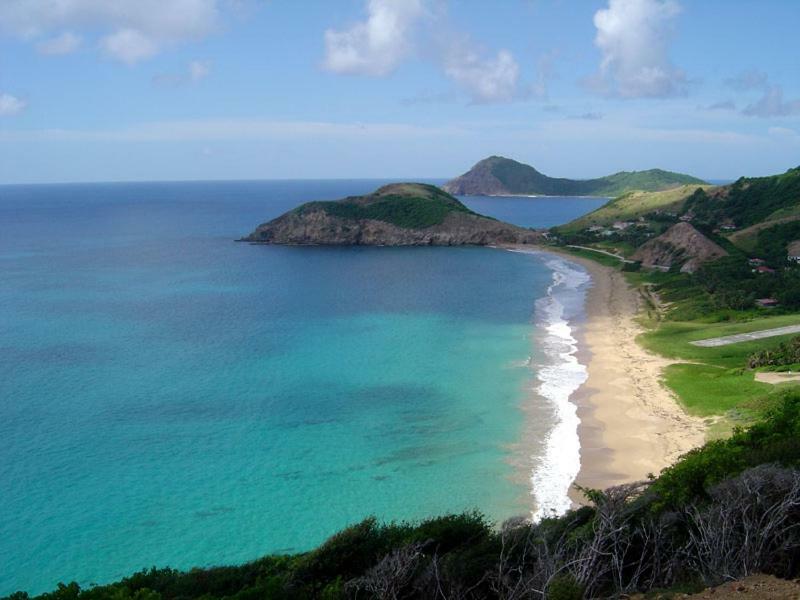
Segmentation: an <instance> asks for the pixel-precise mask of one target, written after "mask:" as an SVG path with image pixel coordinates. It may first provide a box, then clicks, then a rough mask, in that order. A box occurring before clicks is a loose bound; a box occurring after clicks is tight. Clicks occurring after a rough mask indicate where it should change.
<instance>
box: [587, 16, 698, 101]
mask: <svg viewBox="0 0 800 600" xmlns="http://www.w3.org/2000/svg"><path fill="white" fill-rule="evenodd" d="M679 12H680V6H679V5H678V3H677V2H675V1H674V0H609V3H608V8H605V9H601V10H598V11H597V12H596V13H595V15H594V24H595V27H596V28H597V36H596V37H595V45H596V46H597V47H598V48H599V49H600V51H601V52H602V62H601V63H600V71H599V73H598V75H597V76H596V77H595V78H594V79H593V81H592V82H591V83H592V84H593V86H594V87H596V88H597V89H598V90H600V91H602V92H603V93H606V94H609V95H618V96H622V97H627V98H664V97H669V96H680V95H684V94H685V93H686V76H685V74H684V73H683V71H681V70H680V69H677V68H676V67H675V66H673V64H672V63H671V61H670V59H669V52H668V51H669V40H670V37H671V36H670V34H671V28H672V22H673V20H674V19H675V17H676V16H677V15H678V13H679Z"/></svg>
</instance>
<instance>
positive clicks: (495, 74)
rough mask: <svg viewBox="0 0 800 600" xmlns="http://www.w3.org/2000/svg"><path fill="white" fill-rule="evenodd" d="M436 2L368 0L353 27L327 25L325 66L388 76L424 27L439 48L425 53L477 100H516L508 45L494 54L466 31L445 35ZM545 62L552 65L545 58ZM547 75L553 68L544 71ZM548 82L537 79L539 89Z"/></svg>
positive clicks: (429, 42)
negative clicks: (478, 43) (364, 12)
mask: <svg viewBox="0 0 800 600" xmlns="http://www.w3.org/2000/svg"><path fill="white" fill-rule="evenodd" d="M433 6H434V2H433V0H367V6H366V8H367V18H366V19H365V20H363V21H359V22H357V23H355V24H354V25H352V26H351V27H350V28H349V29H344V30H333V29H328V30H326V31H325V58H324V60H323V67H324V68H325V69H327V70H328V71H331V72H333V73H339V74H348V75H367V76H372V77H383V76H386V75H389V74H390V73H392V72H393V71H394V70H395V69H396V68H397V67H398V66H399V65H400V64H401V63H402V62H403V61H404V60H406V59H407V58H408V57H409V56H412V55H413V54H415V52H416V51H417V50H418V46H419V43H418V42H419V41H420V40H419V38H420V37H422V36H421V34H422V33H425V34H427V35H426V37H425V39H424V42H425V45H428V46H432V47H435V48H437V49H438V51H437V52H435V53H433V54H431V53H430V52H428V53H425V56H426V58H428V59H432V60H434V61H435V62H436V63H437V65H438V66H439V67H440V68H441V69H442V70H443V72H444V75H445V76H446V77H447V78H448V79H450V80H451V81H453V82H455V83H456V84H457V85H458V86H459V87H460V88H461V89H463V90H465V91H466V92H467V93H468V94H469V95H470V97H471V98H472V100H473V101H474V102H477V103H486V102H505V101H509V100H512V99H513V98H514V97H515V96H516V93H517V84H518V80H519V65H518V64H517V61H516V60H515V59H514V56H513V55H512V54H511V53H510V52H509V51H507V50H500V51H498V52H497V53H496V54H495V55H494V56H492V55H490V54H487V52H486V51H484V50H483V49H481V48H479V47H478V46H476V45H475V44H474V43H472V42H471V41H470V40H469V38H468V37H467V36H465V35H458V34H453V35H443V34H442V31H443V30H445V29H446V27H445V26H444V23H443V22H442V20H441V19H437V16H441V15H438V14H437V11H435V10H433V8H432V7H433ZM426 23H427V24H431V23H435V24H436V28H435V29H436V34H435V36H432V31H433V28H429V30H426V31H424V32H423V31H422V29H423V28H422V26H423V25H424V24H426ZM542 67H543V68H549V67H548V65H545V64H544V63H543V64H542ZM548 76H549V72H548V73H543V75H542V77H544V78H547V77H548ZM543 85H544V84H543V82H542V81H539V82H537V89H538V88H539V87H542V86H543ZM537 93H538V92H537Z"/></svg>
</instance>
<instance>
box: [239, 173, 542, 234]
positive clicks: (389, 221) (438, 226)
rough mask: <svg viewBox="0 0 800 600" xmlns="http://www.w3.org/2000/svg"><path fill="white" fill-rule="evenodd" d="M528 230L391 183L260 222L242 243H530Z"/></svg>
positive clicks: (442, 196)
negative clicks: (369, 191)
mask: <svg viewBox="0 0 800 600" xmlns="http://www.w3.org/2000/svg"><path fill="white" fill-rule="evenodd" d="M540 240H541V234H540V233H537V232H534V231H532V230H530V229H525V228H523V227H517V226H516V225H511V224H509V223H503V222H501V221H498V220H497V219H493V218H491V217H486V216H483V215H479V214H477V213H475V212H473V211H471V210H469V209H468V208H467V207H466V206H464V205H463V204H462V203H461V202H459V201H458V200H457V199H456V198H454V197H453V196H451V195H450V194H448V193H447V192H444V191H442V190H440V189H439V188H437V187H435V186H432V185H427V184H422V183H393V184H390V185H385V186H383V187H381V188H379V189H377V190H375V191H374V192H372V193H371V194H366V195H364V196H351V197H348V198H343V199H341V200H334V201H326V202H307V203H305V204H303V205H301V206H298V207H297V208H295V209H294V210H290V211H289V212H287V213H284V214H283V215H281V216H280V217H278V218H276V219H273V220H272V221H269V222H268V223H262V224H261V225H259V226H258V227H257V228H256V229H255V231H253V232H252V233H251V234H250V235H248V236H246V237H245V238H243V241H248V242H253V243H259V244H293V245H338V246H461V245H478V246H486V245H496V244H529V243H534V242H537V241H540Z"/></svg>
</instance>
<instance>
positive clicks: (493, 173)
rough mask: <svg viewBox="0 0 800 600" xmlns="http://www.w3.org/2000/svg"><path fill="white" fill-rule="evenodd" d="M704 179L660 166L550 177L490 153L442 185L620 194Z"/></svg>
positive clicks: (497, 191) (484, 190)
mask: <svg viewBox="0 0 800 600" xmlns="http://www.w3.org/2000/svg"><path fill="white" fill-rule="evenodd" d="M704 183H705V182H704V181H703V180H701V179H697V178H696V177H692V176H690V175H683V174H681V173H672V172H671V171H663V170H661V169H650V170H648V171H621V172H619V173H614V174H613V175H607V176H605V177H599V178H597V179H565V178H556V177H548V176H547V175H544V174H543V173H540V172H539V171H537V170H536V169H534V168H533V167H531V166H530V165H526V164H524V163H521V162H517V161H515V160H511V159H510V158H504V157H502V156H490V157H489V158H485V159H483V160H482V161H480V162H478V163H477V164H475V166H473V167H472V168H471V169H470V170H469V171H467V172H466V173H464V174H463V175H461V176H459V177H456V178H455V179H453V180H451V181H448V182H447V183H446V184H445V185H444V186H443V189H444V190H445V191H447V192H449V193H451V194H458V195H462V196H609V197H612V196H619V195H621V194H624V193H627V192H630V191H633V190H642V191H659V190H667V189H670V188H674V187H678V186H682V185H687V184H692V185H702V184H704Z"/></svg>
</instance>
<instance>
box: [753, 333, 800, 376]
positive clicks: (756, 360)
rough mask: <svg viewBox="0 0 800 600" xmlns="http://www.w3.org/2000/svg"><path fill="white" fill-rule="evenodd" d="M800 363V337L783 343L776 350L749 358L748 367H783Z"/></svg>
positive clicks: (765, 350) (768, 349)
mask: <svg viewBox="0 0 800 600" xmlns="http://www.w3.org/2000/svg"><path fill="white" fill-rule="evenodd" d="M795 363H800V336H798V337H795V338H792V339H791V340H789V341H786V342H783V343H782V344H779V345H778V346H777V347H774V348H765V349H763V350H759V351H758V352H754V353H753V354H751V355H750V356H749V357H748V358H747V367H748V368H750V369H757V368H759V367H781V366H786V365H792V364H795Z"/></svg>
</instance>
